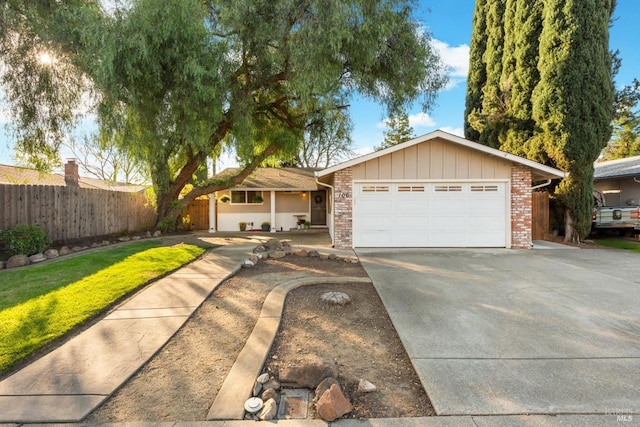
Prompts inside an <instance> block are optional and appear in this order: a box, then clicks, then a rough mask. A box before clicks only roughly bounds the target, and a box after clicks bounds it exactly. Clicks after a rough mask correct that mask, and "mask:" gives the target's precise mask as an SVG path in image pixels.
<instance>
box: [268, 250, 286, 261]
mask: <svg viewBox="0 0 640 427" xmlns="http://www.w3.org/2000/svg"><path fill="white" fill-rule="evenodd" d="M286 255H287V253H286V252H285V251H273V252H269V258H276V259H277V258H284V257H285V256H286Z"/></svg>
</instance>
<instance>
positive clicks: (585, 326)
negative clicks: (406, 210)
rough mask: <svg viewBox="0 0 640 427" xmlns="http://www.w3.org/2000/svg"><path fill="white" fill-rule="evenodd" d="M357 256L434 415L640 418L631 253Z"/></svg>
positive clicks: (639, 345)
mask: <svg viewBox="0 0 640 427" xmlns="http://www.w3.org/2000/svg"><path fill="white" fill-rule="evenodd" d="M357 253H358V255H359V257H360V259H361V261H362V264H363V266H364V267H365V269H366V270H367V273H368V274H369V276H370V277H371V279H373V283H374V284H375V286H376V288H377V290H378V292H379V294H380V297H381V298H382V300H383V302H384V304H385V306H386V307H387V310H388V312H389V315H390V317H391V319H392V321H393V323H394V325H395V327H396V329H397V331H398V333H399V335H400V338H401V339H402V342H403V343H404V346H405V348H406V349H407V352H408V354H409V357H410V358H411V360H412V362H413V364H414V366H415V368H416V371H417V372H418V375H419V376H420V379H421V381H422V383H423V385H424V387H425V390H426V391H427V393H428V394H429V397H430V398H431V401H432V403H433V405H434V407H435V409H436V412H437V413H438V414H439V415H489V414H615V413H620V412H624V413H625V414H639V413H640V255H639V254H632V253H626V252H622V251H615V250H577V249H572V250H567V249H565V250H530V251H517V250H507V249H502V250H491V249H473V250H471V249H465V250H457V249H456V250H454V249H432V250H429V249H358V250H357ZM633 418H634V420H635V419H637V415H636V416H634V417H633Z"/></svg>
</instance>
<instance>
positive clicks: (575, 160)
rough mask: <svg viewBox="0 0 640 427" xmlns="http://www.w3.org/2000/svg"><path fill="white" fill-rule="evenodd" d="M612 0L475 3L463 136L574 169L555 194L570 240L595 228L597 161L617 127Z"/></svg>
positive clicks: (567, 168) (576, 238)
mask: <svg viewBox="0 0 640 427" xmlns="http://www.w3.org/2000/svg"><path fill="white" fill-rule="evenodd" d="M614 5H615V2H614V1H613V0H606V1H604V4H603V2H602V1H600V0H534V1H531V0H508V1H506V2H497V1H496V2H486V3H485V2H476V9H475V14H474V34H473V35H472V45H471V53H470V57H471V62H470V71H469V83H468V85H469V87H468V89H467V109H466V111H465V120H466V123H467V124H468V127H470V128H471V129H468V128H467V127H465V135H467V137H469V138H471V139H474V140H476V141H479V142H481V143H483V144H486V145H490V146H493V147H496V148H501V149H503V150H506V151H509V152H512V153H515V154H518V155H521V156H526V157H528V158H530V159H532V160H536V161H541V162H544V163H546V164H548V165H550V166H554V167H558V168H560V169H563V170H565V171H568V172H569V173H570V174H571V176H570V177H569V178H567V179H565V180H564V181H563V182H562V183H561V184H560V185H559V186H558V187H557V188H556V196H557V200H558V201H559V202H560V203H561V204H562V205H563V206H564V211H565V218H566V222H567V223H566V227H565V229H566V230H565V231H566V235H565V236H566V237H565V238H566V239H567V240H571V241H577V240H578V239H579V238H580V237H581V236H586V235H587V233H588V231H589V227H590V217H591V208H592V201H591V186H592V180H593V162H594V161H595V160H596V159H597V157H598V155H599V153H600V151H601V150H602V148H603V147H604V145H605V144H606V141H607V140H608V139H609V136H610V134H611V128H610V125H609V124H610V121H611V118H612V113H613V109H612V107H613V102H614V99H613V86H612V79H611V71H612V60H611V53H610V52H609V51H608V39H609V33H608V31H609V24H610V18H611V13H612V12H613V7H614ZM603 6H604V7H603ZM516 29H517V31H516ZM483 38H484V39H486V43H485V42H484V41H483V40H482V39H483ZM482 69H484V74H483V71H482ZM481 77H484V80H483V79H482V78H481ZM480 92H481V94H482V95H480Z"/></svg>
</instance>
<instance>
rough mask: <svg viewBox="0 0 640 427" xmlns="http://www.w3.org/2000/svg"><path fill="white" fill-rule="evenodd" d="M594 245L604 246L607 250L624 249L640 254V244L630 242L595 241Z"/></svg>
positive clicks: (614, 240) (613, 240)
mask: <svg viewBox="0 0 640 427" xmlns="http://www.w3.org/2000/svg"><path fill="white" fill-rule="evenodd" d="M594 243H595V244H596V245H598V246H606V247H609V248H617V249H626V250H629V251H632V252H640V242H632V241H630V240H617V239H611V240H608V239H607V240H605V239H602V240H595V241H594Z"/></svg>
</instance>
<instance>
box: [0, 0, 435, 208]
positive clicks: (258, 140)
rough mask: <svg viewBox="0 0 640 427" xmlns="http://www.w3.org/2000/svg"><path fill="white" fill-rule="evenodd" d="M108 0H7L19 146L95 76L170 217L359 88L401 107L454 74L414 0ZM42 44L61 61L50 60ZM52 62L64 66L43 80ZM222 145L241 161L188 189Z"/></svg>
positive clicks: (289, 143)
mask: <svg viewBox="0 0 640 427" xmlns="http://www.w3.org/2000/svg"><path fill="white" fill-rule="evenodd" d="M105 4H108V5H110V6H109V7H104V6H103V5H102V4H101V3H100V2H99V1H98V0H93V1H91V0H34V2H28V4H25V2H22V1H21V0H6V1H5V2H4V3H3V4H2V5H0V22H2V23H3V25H2V26H1V27H0V31H1V33H0V37H1V39H0V46H1V47H0V49H1V50H0V54H1V55H2V60H3V62H4V63H5V68H3V70H2V78H3V81H2V83H3V86H4V89H5V92H6V93H7V98H8V100H9V102H10V105H11V106H12V109H13V112H14V115H15V117H16V118H19V120H18V121H17V122H16V124H17V129H18V137H19V140H18V146H19V147H20V148H21V149H26V150H30V152H33V153H35V154H38V155H39V154H40V153H42V152H45V154H46V155H47V156H49V154H51V153H55V151H56V149H57V144H59V142H60V141H61V137H60V135H61V134H62V133H63V132H62V131H63V130H64V129H65V125H71V124H72V123H73V118H74V114H72V113H73V111H74V110H73V109H74V108H75V107H76V106H77V104H78V102H79V100H80V99H81V94H83V93H86V90H87V89H90V90H92V91H93V92H94V93H95V94H96V98H97V99H98V112H99V119H100V126H101V131H102V132H105V133H107V134H108V133H111V134H113V135H114V140H117V141H121V144H122V145H121V147H122V148H123V149H125V150H126V151H127V153H128V154H129V155H131V156H133V157H136V158H139V159H142V160H143V161H144V162H145V163H146V164H147V167H148V168H149V171H150V175H151V179H152V182H153V186H154V189H155V192H156V196H157V207H158V219H159V220H160V219H162V218H165V217H170V218H177V217H178V215H179V213H180V211H181V210H182V209H183V208H184V207H185V206H186V205H188V204H189V203H190V202H191V201H192V200H193V199H194V198H196V197H198V196H200V195H203V194H207V193H211V192H213V191H216V190H219V189H223V188H226V187H229V186H231V185H234V184H236V183H238V182H240V181H242V180H243V179H244V178H245V177H246V176H247V175H248V174H250V173H251V172H252V170H253V169H254V168H255V167H257V166H258V165H260V164H261V163H262V162H263V161H265V160H266V159H268V158H269V157H270V156H274V155H282V156H284V157H287V156H289V157H290V156H291V155H292V153H295V152H297V151H298V148H299V143H300V141H301V140H302V139H303V137H304V134H305V132H307V131H309V129H310V128H311V127H313V126H314V125H315V122H314V117H317V115H318V113H319V112H325V111H331V110H341V109H344V108H345V106H346V105H347V104H348V99H349V97H350V96H351V95H352V94H354V93H356V92H358V93H360V94H361V95H363V96H364V97H367V98H370V99H373V100H376V101H379V102H381V103H383V104H384V105H386V106H387V107H388V108H389V111H395V110H398V109H401V108H403V107H405V106H406V105H408V104H409V103H411V102H413V101H415V100H417V99H419V98H421V100H422V103H423V107H424V109H425V110H428V108H429V107H430V106H431V104H432V102H433V100H434V97H435V94H436V92H437V91H438V90H439V89H440V88H442V87H443V85H444V83H445V81H446V78H445V77H443V70H444V68H443V66H442V64H441V61H440V59H439V58H438V56H437V54H436V53H435V51H434V50H433V48H432V47H431V45H430V43H429V41H430V40H429V35H428V34H425V33H424V31H423V30H422V28H421V27H419V25H418V23H417V22H415V21H414V20H413V19H412V17H411V16H412V7H413V2H412V1H409V0H406V1H405V0H391V1H389V0H350V1H343V0H330V1H326V0H322V1H321V0H307V1H302V0H294V1H291V0H246V1H237V0H233V1H231V0H208V1H207V0H166V1H158V0H131V1H129V2H125V4H124V5H121V3H120V2H117V3H115V4H116V5H115V6H114V3H113V2H105ZM43 50H47V51H48V52H50V53H51V55H52V56H53V57H54V58H56V61H57V62H56V63H55V64H48V66H46V67H45V66H43V64H41V63H38V61H37V58H36V56H37V53H38V52H41V51H43ZM34 58H36V59H34ZM25 67H27V71H29V72H28V73H27V74H26V75H27V77H28V78H27V79H23V78H22V76H19V73H21V72H22V71H23V70H25ZM61 67H64V69H65V73H64V74H56V73H58V71H57V70H58V69H59V68H61ZM54 70H55V71H54ZM46 74H49V75H53V74H55V75H56V76H58V75H59V76H60V80H59V81H57V80H54V79H51V78H49V79H48V80H46V82H45V83H46V84H43V83H42V82H43V81H44V80H43V79H44V76H45V75H46ZM59 94H62V95H64V96H63V97H60V96H58V95H59ZM52 107H53V108H52ZM56 108H57V109H56ZM56 120H57V121H56ZM116 135H117V137H115V136H116ZM223 147H225V148H226V149H230V150H232V151H233V152H235V153H236V154H237V156H238V158H239V160H240V161H241V162H242V166H243V167H242V168H240V172H239V173H238V175H237V176H235V177H232V178H227V179H225V180H224V181H214V180H204V181H199V182H196V184H195V185H194V187H193V189H192V190H191V191H190V192H189V193H187V194H186V195H184V197H183V198H182V199H179V197H178V196H179V194H180V192H181V190H182V189H183V188H184V186H185V184H186V183H188V182H189V181H190V180H191V179H192V176H193V175H194V173H195V172H196V170H198V168H199V167H200V166H201V165H202V164H204V162H205V161H206V159H207V158H208V157H209V156H215V155H216V154H217V153H219V152H220V151H221V150H222V149H223ZM45 157H46V156H45Z"/></svg>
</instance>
